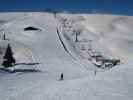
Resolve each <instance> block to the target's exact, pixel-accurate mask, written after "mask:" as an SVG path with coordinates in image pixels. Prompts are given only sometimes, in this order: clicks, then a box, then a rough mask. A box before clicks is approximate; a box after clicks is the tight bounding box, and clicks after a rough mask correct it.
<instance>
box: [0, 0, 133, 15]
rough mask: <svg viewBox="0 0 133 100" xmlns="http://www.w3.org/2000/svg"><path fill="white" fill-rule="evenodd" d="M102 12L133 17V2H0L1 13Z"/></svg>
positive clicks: (19, 0)
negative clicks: (50, 9)
mask: <svg viewBox="0 0 133 100" xmlns="http://www.w3.org/2000/svg"><path fill="white" fill-rule="evenodd" d="M46 8H52V9H60V10H61V9H62V10H63V9H65V10H86V11H87V10H92V9H96V10H101V11H105V12H112V13H118V14H127V15H133V0H0V11H43V10H44V9H46Z"/></svg>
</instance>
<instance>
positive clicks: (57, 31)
mask: <svg viewBox="0 0 133 100" xmlns="http://www.w3.org/2000/svg"><path fill="white" fill-rule="evenodd" d="M56 33H57V35H58V38H59V40H60V42H61V44H62V46H63V48H64V50H65V51H66V52H67V53H69V51H68V50H67V48H66V46H65V44H64V42H63V41H62V39H61V37H60V34H59V30H58V28H57V27H56Z"/></svg>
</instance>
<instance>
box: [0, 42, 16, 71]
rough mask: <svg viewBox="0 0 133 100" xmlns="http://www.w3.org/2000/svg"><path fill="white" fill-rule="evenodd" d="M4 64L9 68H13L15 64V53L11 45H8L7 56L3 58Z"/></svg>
mask: <svg viewBox="0 0 133 100" xmlns="http://www.w3.org/2000/svg"><path fill="white" fill-rule="evenodd" d="M3 59H4V62H3V63H2V65H3V66H4V67H5V68H7V67H12V66H13V65H14V64H15V58H14V57H13V52H12V48H11V46H10V44H8V46H7V49H6V52H5V55H4V57H3Z"/></svg>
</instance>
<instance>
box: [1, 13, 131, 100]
mask: <svg viewBox="0 0 133 100" xmlns="http://www.w3.org/2000/svg"><path fill="white" fill-rule="evenodd" d="M70 16H74V15H70ZM75 16H78V15H75ZM88 16H89V15H84V17H87V19H88V20H89V17H88ZM90 16H91V15H90ZM106 17H108V16H106ZM117 17H118V16H117ZM98 18H99V17H98ZM110 18H113V19H115V18H116V17H115V16H111V15H110V17H109V19H110ZM123 18H124V17H123ZM0 19H1V20H5V23H4V24H2V25H1V28H2V29H3V30H4V32H5V33H6V34H7V38H8V39H9V40H10V43H11V45H12V48H13V51H14V56H15V58H16V59H17V62H20V63H23V62H35V63H40V64H39V65H34V66H24V65H19V66H16V68H35V69H38V70H39V72H31V73H25V72H23V73H12V74H11V73H5V72H0V74H1V76H0V100H68V99H69V100H125V99H126V100H132V99H133V88H132V84H133V80H132V76H133V73H132V72H133V69H132V65H133V64H132V63H130V64H125V65H120V66H117V67H115V68H112V69H111V70H108V71H107V72H98V73H97V75H96V76H95V75H94V73H93V69H96V68H95V66H93V65H92V64H91V63H90V62H88V65H85V64H83V62H82V60H79V59H74V58H73V57H72V56H71V55H70V54H68V53H67V52H66V51H65V50H64V48H63V46H62V43H61V41H60V39H59V37H58V34H57V28H58V27H59V26H58V22H57V20H56V19H55V17H54V15H53V14H50V13H4V14H1V17H0ZM125 19H126V17H125ZM131 21H132V20H131ZM105 24H106V23H105ZM27 26H34V27H37V28H40V29H41V31H24V30H23V28H24V27H27ZM88 26H89V25H88ZM95 28H96V27H95ZM2 32H3V31H2ZM94 33H95V32H94ZM103 41H104V40H103ZM63 42H65V41H63ZM66 43H67V42H65V44H66ZM68 49H69V48H68ZM72 55H73V54H72ZM74 57H75V56H74ZM77 57H78V56H77ZM90 69H91V70H90ZM61 73H64V80H63V81H59V78H60V74H61Z"/></svg>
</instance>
